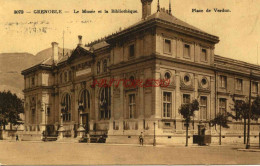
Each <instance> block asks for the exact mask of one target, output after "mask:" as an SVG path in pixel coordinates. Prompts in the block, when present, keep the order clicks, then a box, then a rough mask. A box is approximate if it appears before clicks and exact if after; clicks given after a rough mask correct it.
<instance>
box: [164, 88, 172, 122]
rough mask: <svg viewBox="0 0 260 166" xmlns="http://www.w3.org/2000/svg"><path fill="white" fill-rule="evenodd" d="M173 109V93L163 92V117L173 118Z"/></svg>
mask: <svg viewBox="0 0 260 166" xmlns="http://www.w3.org/2000/svg"><path fill="white" fill-rule="evenodd" d="M171 107H172V93H171V92H163V117H164V118H170V117H171Z"/></svg>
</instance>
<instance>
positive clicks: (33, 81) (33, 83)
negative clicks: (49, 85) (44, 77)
mask: <svg viewBox="0 0 260 166" xmlns="http://www.w3.org/2000/svg"><path fill="white" fill-rule="evenodd" d="M34 85H35V79H34V77H32V86H34Z"/></svg>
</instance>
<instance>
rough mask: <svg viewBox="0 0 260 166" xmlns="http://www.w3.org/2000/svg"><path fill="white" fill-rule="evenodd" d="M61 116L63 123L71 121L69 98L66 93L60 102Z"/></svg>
mask: <svg viewBox="0 0 260 166" xmlns="http://www.w3.org/2000/svg"><path fill="white" fill-rule="evenodd" d="M62 107H63V108H62V109H63V110H62V115H63V121H70V120H71V97H70V95H69V94H68V93H67V94H66V95H65V96H64V97H63V100H62Z"/></svg>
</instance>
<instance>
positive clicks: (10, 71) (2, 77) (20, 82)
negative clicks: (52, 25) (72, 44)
mask: <svg viewBox="0 0 260 166" xmlns="http://www.w3.org/2000/svg"><path fill="white" fill-rule="evenodd" d="M59 52H62V49H61V48H59ZM64 52H65V54H66V53H67V52H71V50H70V49H64ZM51 54H52V48H47V49H45V50H42V51H40V52H39V53H37V54H36V55H33V54H30V53H0V91H4V90H6V91H7V90H10V91H11V92H12V93H16V94H17V96H19V97H20V98H23V92H22V90H23V88H24V78H23V75H22V74H21V71H22V70H24V69H27V68H29V67H32V66H34V65H36V64H39V63H40V62H42V61H43V60H45V59H47V58H49V57H50V56H51Z"/></svg>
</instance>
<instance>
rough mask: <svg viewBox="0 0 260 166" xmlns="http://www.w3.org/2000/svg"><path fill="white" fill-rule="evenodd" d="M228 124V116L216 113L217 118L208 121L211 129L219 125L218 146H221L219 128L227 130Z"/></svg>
mask: <svg viewBox="0 0 260 166" xmlns="http://www.w3.org/2000/svg"><path fill="white" fill-rule="evenodd" d="M228 122H230V121H229V120H228V116H227V115H224V114H221V113H218V114H217V116H216V117H215V118H214V119H212V120H211V121H210V126H211V127H213V126H217V125H219V145H221V127H224V128H229V126H228Z"/></svg>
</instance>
